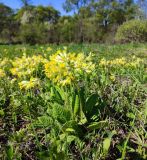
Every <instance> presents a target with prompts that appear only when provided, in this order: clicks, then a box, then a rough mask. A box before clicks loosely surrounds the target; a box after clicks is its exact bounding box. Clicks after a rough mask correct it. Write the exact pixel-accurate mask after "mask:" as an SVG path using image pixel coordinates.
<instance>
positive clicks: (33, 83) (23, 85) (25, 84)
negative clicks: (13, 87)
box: [19, 77, 40, 90]
mask: <svg viewBox="0 0 147 160" xmlns="http://www.w3.org/2000/svg"><path fill="white" fill-rule="evenodd" d="M39 85H40V80H39V79H38V78H33V77H31V78H30V80H29V81H21V82H20V83H19V87H20V89H24V90H29V89H32V88H35V87H37V86H39Z"/></svg>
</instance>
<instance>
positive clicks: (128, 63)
mask: <svg viewBox="0 0 147 160" xmlns="http://www.w3.org/2000/svg"><path fill="white" fill-rule="evenodd" d="M141 62H143V60H142V59H140V58H136V57H135V56H133V57H132V60H128V59H126V58H125V57H122V58H116V59H113V60H106V59H105V58H103V59H101V61H100V62H99V66H103V67H107V66H110V67H128V68H129V67H134V68H135V67H137V66H138V65H139V64H140V63H141Z"/></svg>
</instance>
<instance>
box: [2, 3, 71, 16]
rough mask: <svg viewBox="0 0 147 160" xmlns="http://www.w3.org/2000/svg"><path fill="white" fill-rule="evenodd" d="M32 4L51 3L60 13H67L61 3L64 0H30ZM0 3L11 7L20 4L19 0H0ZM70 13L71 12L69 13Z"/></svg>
mask: <svg viewBox="0 0 147 160" xmlns="http://www.w3.org/2000/svg"><path fill="white" fill-rule="evenodd" d="M30 1H31V4H32V5H44V6H46V5H51V6H53V7H54V8H55V9H57V10H59V11H60V13H61V15H69V13H68V14H67V13H66V12H65V11H64V10H63V8H62V4H63V3H64V2H65V0H30ZM0 3H4V4H5V5H7V6H10V7H11V8H13V9H19V8H20V7H21V6H22V3H21V0H0ZM70 14H71V13H70Z"/></svg>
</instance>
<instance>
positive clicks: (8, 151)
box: [6, 144, 14, 160]
mask: <svg viewBox="0 0 147 160" xmlns="http://www.w3.org/2000/svg"><path fill="white" fill-rule="evenodd" d="M13 151H14V150H13V145H12V144H9V145H8V146H7V147H6V154H7V159H8V160H13V157H14V153H13Z"/></svg>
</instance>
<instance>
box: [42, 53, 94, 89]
mask: <svg viewBox="0 0 147 160" xmlns="http://www.w3.org/2000/svg"><path fill="white" fill-rule="evenodd" d="M94 69H95V65H94V64H93V63H92V61H91V60H90V56H88V57H86V56H85V55H84V54H83V53H79V54H76V53H67V52H66V51H63V52H57V53H56V54H54V55H52V56H50V61H49V62H47V63H46V64H45V74H46V76H47V77H48V78H49V79H50V80H51V81H52V82H53V83H56V84H58V85H62V86H65V85H70V84H71V83H73V82H77V81H79V80H81V79H82V78H83V77H84V76H85V75H86V76H90V75H91V74H92V72H93V71H94Z"/></svg>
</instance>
